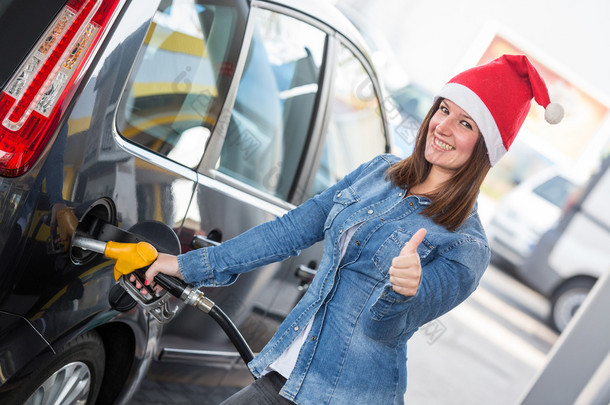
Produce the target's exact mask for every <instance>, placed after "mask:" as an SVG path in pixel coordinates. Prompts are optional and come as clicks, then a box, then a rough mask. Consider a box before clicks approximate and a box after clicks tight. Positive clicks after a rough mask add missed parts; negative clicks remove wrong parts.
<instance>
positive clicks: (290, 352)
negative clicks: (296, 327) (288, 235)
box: [263, 224, 360, 379]
mask: <svg viewBox="0 0 610 405" xmlns="http://www.w3.org/2000/svg"><path fill="white" fill-rule="evenodd" d="M359 226H360V224H356V225H354V226H352V227H350V228H349V229H348V230H347V231H345V233H343V235H341V238H340V239H339V247H340V249H341V258H343V255H344V254H345V252H346V250H347V245H348V243H349V241H350V240H351V239H352V236H353V235H354V233H355V232H356V230H357V229H358V227H359ZM339 261H341V259H339ZM312 324H313V319H312V320H311V321H309V323H308V324H307V326H306V327H305V329H303V331H302V332H301V333H300V334H299V336H297V338H296V339H294V342H292V343H291V344H290V346H288V348H287V349H286V350H285V351H284V353H282V355H281V356H280V357H278V358H277V359H276V360H275V361H274V362H273V363H271V364H269V366H268V367H267V368H266V369H265V372H264V373H263V374H267V373H269V372H271V371H277V372H278V373H279V374H280V375H281V376H282V377H284V378H286V379H288V377H290V373H292V369H293V368H294V366H295V364H296V363H297V357H298V356H299V352H300V351H301V347H302V346H303V343H305V339H307V335H309V331H310V330H311V325H312Z"/></svg>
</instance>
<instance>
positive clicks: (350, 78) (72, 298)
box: [0, 0, 392, 403]
mask: <svg viewBox="0 0 610 405" xmlns="http://www.w3.org/2000/svg"><path fill="white" fill-rule="evenodd" d="M28 1H29V0H28ZM17 3H19V5H17ZM25 3H27V1H26V2H24V1H20V2H17V1H12V2H9V3H7V5H6V6H4V7H3V8H2V9H0V13H1V14H0V32H2V38H3V41H2V42H3V44H2V45H1V47H2V51H3V52H4V53H3V55H7V57H6V58H3V63H2V69H1V70H0V75H1V76H0V88H2V91H3V93H2V99H1V100H0V101H1V102H2V105H1V106H0V111H1V112H2V118H1V121H0V123H2V125H4V127H3V128H2V131H3V132H2V134H1V136H2V138H1V139H0V146H1V148H2V154H1V156H0V164H1V165H2V166H1V167H0V172H1V173H2V176H1V177H0V218H1V222H0V256H1V258H2V261H1V262H0V280H2V283H0V286H1V287H0V401H1V402H3V403H10V402H11V401H13V402H20V401H23V399H25V398H28V397H29V395H30V394H31V393H32V392H37V393H38V394H40V395H52V393H53V390H54V389H56V388H57V384H58V383H53V380H52V377H59V376H61V375H64V374H66V373H74V374H75V375H77V376H78V380H79V382H82V383H83V384H82V386H84V387H86V389H83V390H82V391H80V392H78V390H74V389H72V390H71V392H73V393H77V394H79V395H82V398H81V399H83V400H84V401H85V400H87V398H88V401H89V402H90V403H92V397H95V396H96V395H97V394H98V392H99V396H98V401H97V402H98V403H127V402H128V400H129V398H130V397H131V396H132V395H133V393H134V392H135V390H136V389H137V387H138V385H139V383H140V381H141V380H142V379H143V378H144V376H145V375H146V373H147V372H149V370H150V373H154V372H155V370H163V372H167V370H174V371H176V373H177V374H175V375H185V376H186V375H187V373H185V372H186V371H187V370H188V368H189V367H191V366H193V365H195V366H196V370H197V372H196V374H197V376H198V378H200V379H203V380H204V381H205V382H207V383H209V384H227V383H234V384H239V383H240V382H239V381H240V380H239V379H238V378H237V377H235V378H234V376H237V375H239V374H240V373H241V375H244V374H245V375H247V372H245V367H244V366H243V365H240V364H239V361H238V358H237V356H236V353H235V351H234V349H232V348H231V346H230V343H229V342H228V340H227V339H226V337H225V336H224V334H223V333H222V332H221V331H220V329H219V328H218V326H217V325H215V324H214V323H213V321H212V320H211V319H208V318H206V317H203V316H202V315H201V314H199V313H197V312H195V311H190V310H189V308H184V309H181V310H180V311H179V312H178V313H177V315H176V316H175V318H174V319H173V321H172V322H170V323H167V324H161V323H159V322H157V321H156V320H155V319H153V318H152V317H151V316H150V315H148V314H147V313H146V312H143V311H142V310H141V309H140V307H137V306H136V307H131V308H127V307H129V305H126V306H122V303H123V301H121V299H122V298H116V299H115V298H113V297H114V296H110V293H111V292H116V291H117V290H116V286H117V284H116V282H115V280H114V278H113V276H112V274H113V271H112V268H113V262H112V261H109V260H108V259H105V258H103V257H101V256H100V255H97V254H95V253H92V252H88V251H86V250H82V249H80V250H79V248H76V247H74V246H72V245H71V244H70V242H71V237H72V235H74V233H75V232H80V233H82V234H83V235H84V236H86V237H89V238H93V239H99V240H103V241H105V240H110V239H112V238H113V237H119V236H120V237H124V236H125V235H130V236H129V237H131V238H132V239H133V238H135V239H138V238H143V239H146V240H149V241H151V242H153V244H155V245H156V246H157V248H159V249H160V250H161V251H167V252H170V253H180V252H186V251H189V250H192V249H195V248H199V247H202V246H205V245H208V244H214V243H221V242H222V241H223V240H227V239H229V238H232V237H234V236H236V235H239V234H241V233H242V232H244V231H246V230H247V229H249V228H251V227H253V226H256V225H257V224H260V223H262V222H265V221H268V220H271V219H273V218H275V217H277V216H279V215H282V214H283V213H285V212H286V211H287V210H289V209H291V208H293V207H295V206H297V205H298V204H300V203H302V202H303V201H305V200H306V199H308V198H309V197H311V196H313V195H315V194H316V193H318V192H320V191H322V190H324V189H325V188H327V187H329V186H330V185H332V184H334V183H335V182H336V181H337V180H339V179H340V178H341V177H343V176H344V175H345V174H347V173H348V172H349V171H351V170H353V169H354V168H355V167H356V166H357V165H359V164H360V163H362V162H363V161H365V160H368V159H370V158H372V157H373V156H375V155H377V154H380V153H384V152H389V151H390V150H391V146H392V145H391V142H392V141H391V138H390V135H389V127H388V123H387V120H386V114H385V107H384V104H383V102H382V101H381V100H383V93H382V90H381V88H380V85H379V81H378V79H377V77H376V74H375V71H374V69H373V67H372V63H371V61H370V58H369V56H368V54H367V51H366V47H365V46H364V45H363V42H362V40H361V39H360V37H359V34H358V33H357V31H356V30H355V29H354V28H353V27H352V26H351V24H350V23H349V22H348V21H347V20H346V19H345V18H344V17H343V16H342V15H341V14H340V13H338V12H337V11H336V10H335V9H334V8H332V7H331V6H329V5H328V4H326V3H325V2H318V1H308V2H297V1H294V0H286V1H246V0H231V1H229V0H223V1H217V0H202V1H199V2H195V3H184V2H179V1H176V2H171V1H150V0H132V1H126V0H113V1H110V0H84V1H81V0H71V1H69V2H66V1H63V0H61V1H57V0H53V1H45V2H38V1H31V3H32V4H25ZM79 24H80V25H79ZM71 27H76V28H78V30H77V29H76V28H74V29H72V28H71ZM64 35H70V38H72V42H67V40H65V41H64V40H60V39H61V38H66V37H65V36H64ZM62 36H64V37H62ZM62 41H63V42H62ZM60 47H63V48H60ZM45 55H46V56H45ZM49 55H50V56H49ZM15 106H17V107H15ZM34 119H36V120H37V121H35V123H32V122H33V121H32V120H34ZM15 131H16V132H15ZM16 133H17V134H18V135H15V134H16ZM7 145H8V146H7ZM9 147H10V148H13V149H9ZM15 150H17V152H15ZM166 229H169V230H170V231H169V232H165V230H166ZM125 237H127V236H125ZM321 252H322V248H321V246H320V244H318V245H314V246H312V247H311V248H309V249H307V250H304V251H303V252H301V254H300V255H299V256H298V257H294V258H291V259H288V260H286V261H284V262H282V263H277V264H272V265H268V266H264V267H263V268H260V269H258V270H257V271H255V272H252V273H249V274H246V275H243V276H242V277H240V279H239V280H238V281H237V282H236V283H235V284H233V285H232V286H230V287H227V288H222V289H205V292H206V294H207V295H208V296H209V297H211V298H212V299H213V300H214V301H215V302H216V303H217V304H218V305H219V306H220V307H222V308H223V310H224V311H225V312H226V313H227V314H228V315H229V317H230V318H232V320H233V321H234V322H235V324H236V325H237V326H238V327H239V328H240V330H241V331H242V334H243V335H244V337H245V338H246V340H247V341H248V342H249V343H250V345H251V347H252V349H253V350H254V351H255V352H256V351H258V350H260V348H261V347H262V345H264V344H265V342H266V341H267V340H268V338H269V337H270V336H271V335H272V334H273V332H274V331H275V328H276V327H277V326H278V325H279V322H281V320H282V319H283V317H284V316H286V314H287V313H288V312H289V311H290V310H291V308H292V307H293V306H294V304H295V303H296V301H297V300H298V299H299V297H300V296H301V294H302V293H303V290H304V289H306V288H307V286H308V283H309V282H310V281H311V279H310V278H311V274H312V273H314V272H315V268H316V266H317V263H318V262H319V260H320V256H321ZM297 269H300V271H298V272H297V271H296V270H297ZM109 296H110V298H109ZM109 301H112V306H111V305H110V303H109ZM172 305H178V303H177V302H172ZM151 365H152V367H151ZM160 372H161V371H160ZM180 373H182V374H180ZM58 380H60V379H58ZM63 388H66V389H68V390H70V389H71V388H73V387H69V386H67V385H64V387H63ZM89 394H91V395H89ZM88 395H89V396H88ZM46 400H47V401H48V402H49V403H50V402H52V401H53V399H52V398H50V397H47V398H46ZM5 401H7V402H5ZM42 403H47V402H44V401H43V402H42Z"/></svg>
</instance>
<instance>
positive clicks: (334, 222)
mask: <svg viewBox="0 0 610 405" xmlns="http://www.w3.org/2000/svg"><path fill="white" fill-rule="evenodd" d="M398 160H399V159H398V158H397V157H395V156H392V155H381V156H378V157H376V158H375V159H373V160H371V161H370V162H367V163H365V164H363V165H361V166H360V167H358V168H357V169H356V170H354V171H353V172H352V173H350V174H348V175H347V176H346V177H345V178H344V179H343V180H341V181H339V182H338V183H337V184H335V185H334V186H332V187H330V188H329V189H327V190H326V191H324V192H322V193H320V194H319V195H317V196H315V197H313V198H312V199H310V200H308V201H306V202H305V203H303V204H302V205H300V206H299V207H297V208H295V209H293V210H291V211H289V212H288V213H287V214H285V215H283V216H282V217H280V218H278V219H276V220H273V221H270V222H267V223H264V224H261V225H259V226H257V227H254V228H252V229H251V230H249V231H247V232H245V233H243V234H242V235H240V236H238V237H236V238H234V239H231V240H228V241H226V242H224V243H222V244H221V245H219V246H217V247H209V248H203V249H199V250H196V251H192V252H189V253H186V254H184V255H182V256H179V258H178V263H179V266H180V271H181V274H182V276H183V278H184V280H185V281H186V282H188V283H193V284H195V285H205V286H219V285H227V284H230V283H232V282H233V281H235V279H236V278H237V277H238V275H239V274H240V273H244V272H246V271H249V270H251V269H254V268H256V267H259V266H261V265H264V264H268V263H271V262H274V261H279V260H282V259H285V258H287V257H289V256H292V255H297V254H299V251H300V250H301V249H304V248H307V247H309V246H311V245H313V244H314V243H315V242H318V241H320V240H324V253H323V257H322V259H321V262H320V265H319V267H318V271H317V274H316V276H315V278H314V280H313V282H312V284H311V286H310V287H309V289H308V291H307V293H306V294H305V295H304V296H303V298H302V299H301V300H300V301H299V303H298V304H297V305H296V306H295V308H294V309H293V310H292V311H291V312H290V314H289V315H288V316H287V317H286V319H285V320H284V322H283V323H282V324H281V325H280V327H279V328H278V330H277V332H276V333H275V335H274V336H273V338H272V339H271V340H270V341H269V343H268V344H267V345H266V346H265V347H264V348H263V350H262V351H261V352H260V354H258V355H257V356H256V358H255V359H254V360H252V361H251V362H250V364H249V367H250V369H251V371H252V372H253V374H254V375H255V376H257V377H259V376H261V375H262V373H263V372H264V370H265V369H266V367H267V366H268V365H269V364H270V363H272V362H273V361H274V360H275V359H276V358H277V357H278V356H280V355H281V354H282V353H283V352H284V350H286V348H287V347H288V346H289V345H290V343H291V342H292V341H293V340H294V339H295V338H296V337H297V336H298V335H299V333H300V331H301V330H303V328H305V327H306V326H307V324H308V323H309V321H310V320H312V319H313V324H312V327H311V330H310V332H309V335H308V337H307V339H306V341H305V343H304V344H303V346H302V348H301V351H300V353H299V356H298V359H297V362H296V365H295V367H294V369H293V372H292V374H291V375H290V378H288V380H287V382H286V384H285V385H284V387H283V388H282V390H281V391H280V394H281V395H282V396H284V397H286V398H288V399H290V400H292V401H294V402H295V403H297V404H314V405H322V404H379V405H385V404H402V403H403V398H404V395H405V391H406V384H407V382H406V381H407V369H406V360H407V353H406V352H407V340H408V339H409V338H410V337H411V336H412V335H413V334H414V333H415V331H416V330H417V329H418V328H419V327H420V326H422V325H424V324H426V323H427V322H430V321H431V320H433V319H435V318H437V317H439V316H441V315H442V314H444V313H446V312H447V311H449V310H450V309H452V308H454V307H455V306H456V305H458V304H459V303H461V302H462V301H464V300H465V299H466V298H467V297H468V296H469V295H470V294H471V293H472V292H473V291H474V290H475V288H476V287H477V285H478V283H479V280H480V278H481V276H482V275H483V272H484V271H485V269H486V268H487V265H488V264H489V258H490V250H489V247H488V245H487V239H486V237H485V233H484V231H483V227H482V225H481V222H480V220H479V217H478V215H477V213H476V207H475V209H474V210H473V212H472V213H471V215H470V216H469V217H468V219H467V220H466V221H465V222H464V223H463V225H461V226H460V228H458V229H457V230H456V231H454V232H450V231H448V230H447V229H446V228H444V227H443V226H440V225H437V224H435V223H434V222H433V221H432V220H431V219H430V218H427V217H424V216H423V215H420V212H421V211H422V209H423V208H425V206H426V205H428V204H429V203H430V201H429V200H428V199H426V198H422V197H417V196H409V197H406V198H405V190H403V189H401V188H398V187H395V186H393V185H392V183H391V182H389V181H387V180H386V178H385V172H386V170H387V169H388V168H389V167H390V166H391V165H392V164H394V163H396V162H397V161H398ZM357 224H360V225H359V226H358V229H357V231H356V232H355V233H354V235H353V236H352V238H351V240H350V242H349V245H348V247H347V251H346V252H345V254H344V255H343V257H342V258H341V256H340V247H339V239H340V237H341V235H342V233H343V232H344V231H345V230H347V229H349V228H350V227H351V226H353V225H357ZM420 228H426V230H427V234H426V237H425V239H424V240H423V242H422V243H421V244H420V245H419V247H418V253H419V256H420V262H421V265H422V278H421V281H420V286H419V288H418V291H417V293H416V294H415V295H414V296H411V297H407V296H403V295H400V294H398V293H396V292H394V291H393V290H392V286H391V284H390V282H389V279H388V271H389V269H390V265H391V262H392V259H393V258H394V257H395V256H397V255H398V254H399V252H400V250H401V249H402V247H403V246H404V244H405V243H406V242H407V241H409V240H410V238H411V236H412V235H413V234H414V233H415V232H416V231H417V230H418V229H420ZM260 241H263V242H264V243H261V242H260ZM253 242H254V243H253Z"/></svg>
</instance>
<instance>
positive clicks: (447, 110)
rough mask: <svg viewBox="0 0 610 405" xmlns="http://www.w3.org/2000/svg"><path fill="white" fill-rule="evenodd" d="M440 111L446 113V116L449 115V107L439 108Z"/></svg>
mask: <svg viewBox="0 0 610 405" xmlns="http://www.w3.org/2000/svg"><path fill="white" fill-rule="evenodd" d="M439 110H441V111H442V112H444V113H445V114H448V113H449V109H448V108H447V107H445V106H444V105H442V106H440V107H439Z"/></svg>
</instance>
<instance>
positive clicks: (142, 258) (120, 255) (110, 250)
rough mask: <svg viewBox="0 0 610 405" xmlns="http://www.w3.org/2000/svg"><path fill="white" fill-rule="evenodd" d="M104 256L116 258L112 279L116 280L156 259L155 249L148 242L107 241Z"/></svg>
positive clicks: (148, 264)
mask: <svg viewBox="0 0 610 405" xmlns="http://www.w3.org/2000/svg"><path fill="white" fill-rule="evenodd" d="M104 256H106V257H107V258H109V259H113V260H116V264H115V265H114V279H115V281H118V280H119V278H120V277H121V276H123V275H127V274H130V273H132V272H133V271H134V270H136V269H141V268H143V267H148V266H150V265H151V264H153V263H154V261H155V260H157V256H158V253H157V249H155V247H154V246H153V245H151V244H150V243H148V242H138V243H120V242H113V241H109V242H107V243H106V247H105V249H104Z"/></svg>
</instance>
